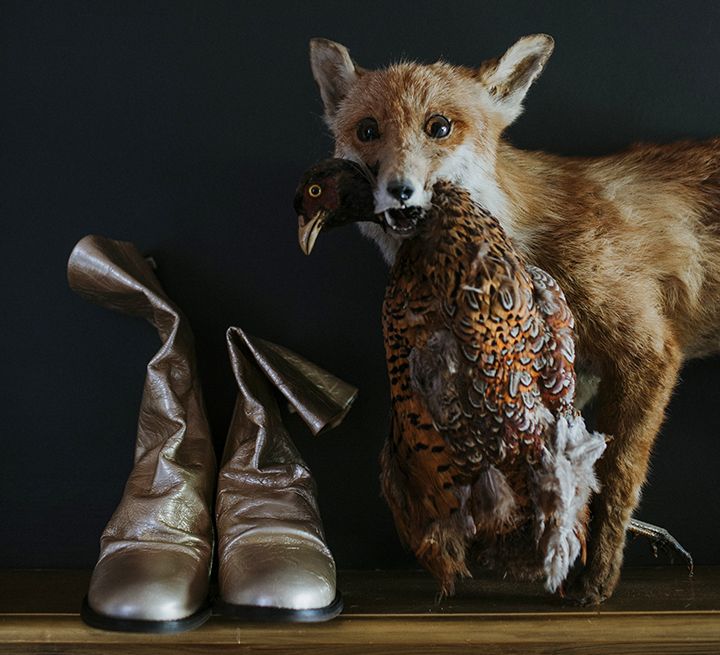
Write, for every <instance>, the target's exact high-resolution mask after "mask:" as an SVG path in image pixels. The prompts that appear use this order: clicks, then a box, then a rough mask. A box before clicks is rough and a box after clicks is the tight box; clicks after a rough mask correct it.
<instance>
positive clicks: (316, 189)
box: [308, 184, 322, 198]
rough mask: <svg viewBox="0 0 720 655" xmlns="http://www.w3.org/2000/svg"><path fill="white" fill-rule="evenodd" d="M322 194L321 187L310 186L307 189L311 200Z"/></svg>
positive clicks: (316, 185) (317, 185)
mask: <svg viewBox="0 0 720 655" xmlns="http://www.w3.org/2000/svg"><path fill="white" fill-rule="evenodd" d="M321 193H322V187H321V186H320V185H319V184H311V185H310V186H309V187H308V194H310V195H311V196H312V197H313V198H317V197H318V196H319V195H320V194H321Z"/></svg>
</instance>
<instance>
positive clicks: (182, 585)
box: [68, 236, 216, 632]
mask: <svg viewBox="0 0 720 655" xmlns="http://www.w3.org/2000/svg"><path fill="white" fill-rule="evenodd" d="M68 281H69V283H70V286H71V288H72V289H73V290H74V291H76V292H77V293H78V294H80V295H81V296H82V297H83V298H85V299H86V300H89V301H91V302H94V303H97V304H99V305H102V306H103V307H107V308H109V309H114V310H116V311H119V312H122V313H125V314H131V315H133V316H140V317H142V318H145V319H147V320H148V321H149V322H150V323H151V324H152V325H154V326H155V327H156V328H157V330H158V334H159V336H160V339H161V342H162V347H161V348H160V350H159V351H158V352H157V354H156V355H155V356H154V357H153V358H152V360H150V363H149V364H148V366H147V377H146V380H145V388H144V391H143V397H142V401H141V406H140V417H139V421H138V431H137V440H136V447H135V464H134V466H133V469H132V472H131V473H130V477H129V479H128V481H127V485H126V487H125V491H124V494H123V496H122V499H121V501H120V504H119V505H118V507H117V509H116V510H115V513H114V514H113V516H112V518H111V519H110V522H109V523H108V524H107V527H106V528H105V530H104V532H103V534H102V538H101V545H100V557H99V559H98V562H97V565H96V566H95V569H94V571H93V574H92V578H91V580H90V589H89V592H88V595H87V598H86V599H85V603H84V605H83V610H82V618H83V620H84V621H85V622H86V623H88V624H89V625H91V626H94V627H99V628H103V629H106V630H122V631H138V632H172V631H179V630H187V629H191V628H194V627H197V626H198V625H200V624H202V623H203V622H204V621H205V620H206V619H207V618H208V617H209V615H210V609H209V607H208V603H207V596H208V580H209V574H210V566H211V562H212V553H213V528H212V516H211V510H210V507H211V502H212V492H213V487H214V481H215V471H216V463H215V454H214V451H213V446H212V441H211V438H210V430H209V428H208V423H207V419H206V417H205V409H204V404H203V400H202V395H201V391H200V385H199V381H198V378H197V374H196V364H195V354H194V347H193V336H192V333H191V331H190V327H189V325H188V322H187V319H186V318H185V317H184V316H183V315H182V313H181V312H180V310H179V309H178V308H177V307H176V306H175V305H174V304H173V303H172V302H171V301H170V300H169V299H168V297H167V296H166V295H165V292H164V291H163V289H162V287H161V286H160V283H159V282H158V280H157V278H156V277H155V274H154V273H153V271H152V269H151V267H150V265H149V264H148V263H147V261H145V259H144V258H143V257H142V255H141V254H140V253H139V252H138V251H137V250H136V248H135V246H133V244H131V243H127V242H122V241H114V240H112V239H106V238H103V237H98V236H88V237H85V238H84V239H82V240H81V241H80V242H79V243H78V244H77V245H76V246H75V249H74V250H73V252H72V254H71V255H70V260H69V262H68Z"/></svg>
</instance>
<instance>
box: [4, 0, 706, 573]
mask: <svg viewBox="0 0 720 655" xmlns="http://www.w3.org/2000/svg"><path fill="white" fill-rule="evenodd" d="M0 7H1V11H2V16H1V17H0V30H1V35H2V36H1V39H0V47H1V48H2V52H0V66H1V67H2V84H1V85H0V89H1V90H0V93H1V94H2V103H1V104H2V110H1V111H2V113H3V117H2V121H1V123H0V130H1V144H0V157H1V158H2V193H1V194H0V212H1V213H0V215H1V216H2V226H3V229H2V238H0V248H1V249H2V252H1V253H0V255H1V257H0V262H1V266H2V271H0V273H1V274H2V280H3V293H2V299H3V312H2V314H3V318H2V353H1V356H2V359H1V361H2V365H3V377H2V380H3V389H2V408H3V412H2V434H3V436H2V455H1V456H0V457H1V460H0V461H2V474H1V478H0V526H1V527H0V535H1V537H2V538H0V563H2V566H6V567H91V566H92V565H93V564H94V562H95V559H96V557H97V552H98V539H99V535H100V532H101V530H102V528H103V526H104V525H105V523H106V521H107V519H108V518H109V516H110V514H111V512H112V511H113V509H114V507H115V505H116V504H117V501H118V500H119V498H120V495H121V493H122V489H123V486H124V482H125V479H126V477H127V474H128V472H129V470H130V466H131V462H132V453H133V448H134V435H135V426H136V420H137V409H138V403H139V399H140V394H141V390H142V385H143V378H144V370H145V365H146V363H147V361H148V359H149V358H150V357H151V356H152V354H153V353H154V352H155V350H156V349H157V345H158V342H157V336H156V334H155V333H154V331H153V329H152V328H151V327H150V326H149V325H147V324H145V323H143V322H142V321H140V320H137V319H130V318H127V317H125V316H121V315H118V314H114V313H111V312H108V311H106V310H103V309H99V308H98V307H96V306H92V305H90V304H88V303H85V302H83V301H82V300H80V299H79V298H78V297H76V296H75V295H74V294H72V293H71V292H70V291H69V289H68V287H67V284H66V281H65V265H66V261H67V257H68V255H69V253H70V251H71V249H72V247H73V245H74V244H75V242H76V241H77V240H78V239H80V238H81V237H82V236H84V235H85V234H88V233H99V234H103V235H106V236H110V237H113V238H118V239H124V240H130V241H134V242H135V243H136V244H137V245H138V247H140V248H141V249H142V250H143V251H145V252H149V253H152V254H154V255H155V257H156V259H157V261H158V264H159V272H158V274H159V276H160V278H161V280H162V281H163V284H164V286H165V288H166V289H167V291H168V293H169V295H170V296H171V297H172V298H173V299H175V300H176V302H177V303H178V304H179V305H180V306H181V307H182V308H183V309H184V310H185V312H186V314H187V315H188V316H189V317H190V320H191V323H192V325H193V327H194V330H195V334H196V338H197V343H198V354H199V358H200V364H201V373H202V378H203V384H204V388H205V392H206V402H207V406H208V411H209V415H210V418H211V423H212V427H213V430H214V438H215V442H216V445H217V448H218V449H220V448H221V446H222V442H223V439H224V432H225V430H226V428H227V425H228V422H229V418H230V414H231V410H232V404H233V400H234V396H235V392H234V390H233V384H232V378H231V373H230V368H229V365H228V362H227V358H226V355H225V344H224V331H225V329H226V327H227V326H228V325H239V326H242V327H243V328H245V329H247V330H248V331H249V332H251V333H253V334H257V335H258V336H263V337H265V338H268V339H271V340H275V341H277V342H278V343H281V344H283V345H285V346H288V347H290V348H292V349H294V350H296V351H298V352H300V353H302V354H304V355H305V356H306V357H308V358H310V359H312V360H314V361H316V362H317V363H319V364H321V365H323V366H325V367H326V368H328V369H329V370H331V371H333V372H334V373H336V374H337V375H339V376H340V377H343V378H344V379H346V380H348V381H350V382H352V383H354V384H356V385H357V386H359V387H360V389H361V394H360V397H359V399H358V401H357V404H356V406H355V408H354V410H353V411H352V412H351V413H350V415H349V416H348V419H347V420H346V422H345V423H344V424H343V425H342V426H341V427H340V428H338V429H337V430H335V431H334V432H331V433H329V434H327V435H326V436H323V437H320V438H313V437H311V436H310V435H309V433H308V432H307V431H306V430H305V429H304V428H302V427H301V425H300V423H299V421H297V420H296V419H294V418H291V419H290V422H291V425H292V427H293V430H294V434H295V435H296V441H297V444H298V446H299V448H300V449H301V451H302V453H303V454H304V456H305V458H306V459H307V461H308V463H309V464H310V465H311V468H312V469H313V471H314V473H315V476H316V478H317V481H318V484H319V487H320V502H321V509H322V512H323V516H324V520H325V527H326V531H327V536H328V541H329V543H330V546H331V548H332V549H333V551H334V554H335V557H336V559H337V562H338V565H339V566H340V567H342V568H352V567H355V568H375V567H391V566H411V565H414V564H413V561H412V559H411V558H410V557H409V556H408V555H407V554H406V553H404V552H403V550H402V549H401V548H400V546H399V545H398V542H397V539H396V536H395V533H394V528H393V526H392V522H391V519H390V516H389V513H388V511H387V509H386V508H385V506H384V503H383V501H382V500H381V498H380V496H379V490H378V483H377V454H378V452H379V449H380V446H381V443H382V441H383V439H384V437H385V434H386V429H387V427H386V426H387V417H388V402H387V395H388V391H387V383H386V380H385V370H384V359H383V350H382V339H381V334H380V322H379V309H380V305H381V299H382V290H383V285H384V279H385V275H386V269H385V266H384V264H383V263H382V261H381V258H380V256H379V254H378V252H377V251H376V248H375V247H374V245H372V244H371V243H370V242H367V241H365V240H363V239H362V238H361V237H360V235H359V234H358V233H357V232H355V231H354V230H347V231H338V232H336V233H332V234H328V235H326V236H325V237H323V238H322V239H321V240H320V241H319V244H318V247H317V248H316V251H315V252H314V254H313V256H312V257H310V258H305V257H304V256H303V255H302V254H301V253H300V250H299V248H298V246H297V241H296V220H295V216H294V214H293V211H292V207H291V200H292V196H293V192H294V189H295V184H296V181H297V179H298V177H299V175H300V173H301V172H302V171H303V170H304V168H305V167H306V166H307V165H308V164H309V163H311V162H313V161H315V160H316V159H319V158H321V157H322V156H325V155H327V154H329V153H330V151H331V141H330V138H329V137H328V135H327V133H326V130H325V129H324V127H323V124H322V121H321V117H320V114H321V103H320V100H319V96H318V94H317V92H316V89H315V86H314V83H313V80H312V77H311V74H310V69H309V64H308V56H307V47H308V46H307V44H308V39H309V38H310V37H313V36H325V37H328V38H332V39H334V40H337V41H340V42H342V43H345V44H346V45H347V46H348V47H350V49H351V52H352V54H353V56H354V57H355V58H356V59H357V60H358V61H359V62H360V63H361V64H362V65H364V66H367V67H377V66H380V65H383V64H385V63H388V62H389V61H392V60H395V59H398V58H400V57H408V58H413V59H419V60H423V61H433V60H434V59H436V58H438V57H444V58H446V59H448V60H449V61H452V62H455V63H461V64H467V65H476V64H479V63H480V62H481V61H482V60H483V59H485V58H487V57H491V56H496V55H499V54H501V53H502V52H504V50H505V49H506V48H507V47H509V46H510V45H511V44H512V43H513V42H514V41H515V40H516V39H517V38H518V37H520V36H522V35H524V34H530V33H534V32H547V33H549V34H551V35H552V36H553V37H554V38H555V40H556V50H555V54H554V55H553V57H552V58H551V60H550V62H549V65H548V66H547V69H546V71H545V72H544V74H543V76H542V77H541V78H540V79H539V80H538V82H537V83H536V85H535V87H534V88H533V89H532V90H531V92H530V94H529V97H528V101H527V105H526V113H525V114H524V115H523V116H522V117H521V118H520V119H519V121H518V123H517V124H516V125H515V126H513V128H512V129H511V130H510V133H509V137H510V138H511V140H512V141H513V142H514V143H515V144H516V145H518V146H521V147H524V148H541V149H545V150H549V151H552V152H559V153H567V154H600V153H604V152H610V151H612V150H615V149H617V148H620V147H622V146H624V145H627V144H629V143H630V142H632V141H637V140H658V141H668V140H672V139H674V138H678V137H683V136H692V137H708V136H713V135H716V134H719V133H720V118H719V116H720V67H719V66H718V61H720V38H719V37H718V34H720V4H718V3H716V2H713V1H708V2H683V3H679V2H632V3H628V2H626V1H613V2H608V1H605V2H597V3H589V2H577V1H574V2H553V3H540V2H536V1H534V0H524V1H518V2H508V1H507V0H503V1H487V0H486V1H483V2H451V3H444V2H437V1H435V2H424V1H423V2H419V1H418V0H395V1H394V2H393V3H374V2H347V3H339V2H331V1H329V0H327V1H325V2H306V3H292V4H291V3H281V2H275V1H272V0H265V1H263V2H253V3H249V2H248V3H245V2H234V3H232V2H226V3H221V2H212V3H210V2H196V3H186V2H138V3H129V2H116V3H110V2H108V3H104V2H97V3H87V4H75V3H66V2H65V3H64V2H48V3H46V4H38V3H34V2H19V3H16V4H8V3H3V4H2V5H0ZM717 372H718V360H717V359H714V360H713V359H711V360H707V361H704V362H693V363H691V364H689V365H688V366H687V367H686V368H685V369H684V371H683V374H682V377H683V384H682V385H681V386H680V387H679V388H678V390H677V392H676V394H675V396H674V399H673V402H672V404H671V407H670V411H669V420H668V421H667V423H666V425H665V427H664V428H663V431H662V434H661V436H660V439H659V441H658V444H657V447H656V450H655V455H654V457H653V465H652V472H651V474H650V479H649V484H648V486H647V488H646V490H645V493H644V499H643V503H642V506H641V509H640V512H639V516H640V517H641V518H644V519H645V520H649V521H654V522H657V523H659V524H662V525H664V526H665V527H667V528H669V529H670V530H671V531H672V532H673V533H674V534H675V535H676V536H677V537H678V538H679V539H680V540H681V541H682V542H683V543H684V544H685V546H687V547H688V548H689V549H690V550H691V551H692V552H693V554H694V555H695V557H696V561H697V562H700V563H715V564H717V563H720V548H718V540H719V538H720V528H719V527H718V524H719V519H720V510H719V509H718V502H717V499H718V493H717V489H718V483H719V482H720V474H718V463H720V456H719V455H720V452H719V451H720V447H719V446H718V432H719V428H720V418H719V416H718V411H717V410H718V405H719V404H720V391H719V390H718V385H717ZM629 551H630V552H629V560H630V561H632V562H634V563H649V562H651V557H650V554H649V549H648V548H647V546H646V545H644V544H639V543H637V544H634V545H632V546H631V547H630V548H629Z"/></svg>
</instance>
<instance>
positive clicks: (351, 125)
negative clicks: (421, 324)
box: [310, 34, 554, 260]
mask: <svg viewBox="0 0 720 655" xmlns="http://www.w3.org/2000/svg"><path fill="white" fill-rule="evenodd" d="M553 45H554V44H553V40H552V38H551V37H549V36H547V35H544V34H536V35H533V36H526V37H524V38H521V39H520V40H519V41H517V43H515V44H514V45H513V46H512V47H511V48H510V49H509V50H508V51H507V52H506V53H505V54H504V55H503V56H502V57H500V58H499V59H492V60H489V61H485V62H483V63H482V64H481V65H480V66H479V67H478V68H466V67H462V66H453V65H450V64H447V63H445V62H437V63H434V64H429V65H424V64H417V63H412V62H401V63H398V64H394V65H391V66H389V67H387V68H385V69H381V70H372V71H371V70H366V69H364V68H361V67H360V66H358V64H356V63H355V62H354V61H353V60H352V59H351V57H350V53H349V52H348V49H347V48H346V47H345V46H343V45H340V44H339V43H335V42H333V41H328V40H326V39H313V40H312V41H311V42H310V62H311V67H312V72H313V76H314V78H315V81H316V82H317V84H318V87H319V89H320V95H321V96H322V101H323V105H324V108H325V121H326V123H327V125H328V126H329V128H330V130H331V132H332V134H333V136H334V138H335V156H336V157H343V158H347V159H352V160H354V161H357V162H359V163H362V164H364V165H366V166H367V167H368V168H369V169H370V170H372V171H374V172H375V174H376V183H375V188H374V201H375V211H376V212H377V213H383V212H386V211H388V210H396V209H401V210H402V209H405V208H416V209H420V210H422V209H425V208H427V207H428V206H429V203H430V194H431V189H432V187H433V185H434V183H435V182H436V181H437V180H439V179H447V180H449V181H451V182H453V183H456V184H459V185H461V186H463V187H465V188H467V189H468V190H469V191H470V193H471V194H472V195H473V197H474V198H475V199H476V200H477V201H478V202H479V203H480V204H482V205H484V206H485V207H486V208H487V209H488V210H489V211H491V212H493V213H496V214H497V215H501V214H502V213H503V204H504V196H503V194H502V192H501V190H500V188H499V185H498V183H497V180H496V177H495V158H496V152H497V146H498V143H499V140H500V135H501V134H502V132H503V130H504V129H505V128H506V127H507V126H508V125H510V124H511V123H512V122H513V121H514V120H515V119H516V118H517V117H518V116H519V115H520V113H521V112H522V103H523V99H524V98H525V95H526V93H527V91H528V89H529V88H530V85H531V84H532V83H533V82H534V81H535V79H536V78H537V77H538V75H539V74H540V73H541V71H542V69H543V67H544V66H545V63H546V62H547V60H548V58H549V57H550V55H551V53H552V50H553ZM363 229H364V231H365V232H366V233H369V235H371V236H373V237H375V238H376V240H377V241H378V242H379V243H380V245H381V248H382V250H383V252H384V254H385V255H386V257H387V258H388V259H389V260H392V258H393V255H394V252H395V251H396V249H397V247H398V244H399V240H398V238H397V236H396V235H393V234H392V230H390V231H389V232H388V234H387V235H386V234H385V233H383V231H382V229H381V228H380V227H379V226H377V225H371V224H368V225H366V226H365V227H364V228H363Z"/></svg>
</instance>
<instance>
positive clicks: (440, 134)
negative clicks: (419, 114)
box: [425, 114, 452, 139]
mask: <svg viewBox="0 0 720 655" xmlns="http://www.w3.org/2000/svg"><path fill="white" fill-rule="evenodd" d="M451 129H452V123H450V120H449V119H447V118H445V116H442V115H441V114H435V115H434V116H430V118H428V119H427V122H426V123H425V133H426V134H427V135H428V136H429V137H430V138H432V139H444V138H445V137H446V136H447V135H448V134H450V130H451Z"/></svg>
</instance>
